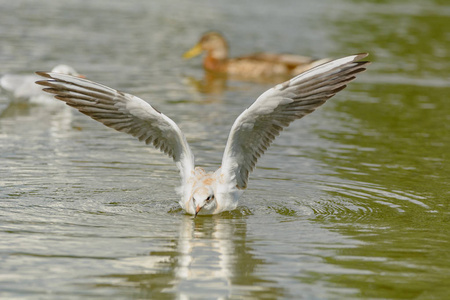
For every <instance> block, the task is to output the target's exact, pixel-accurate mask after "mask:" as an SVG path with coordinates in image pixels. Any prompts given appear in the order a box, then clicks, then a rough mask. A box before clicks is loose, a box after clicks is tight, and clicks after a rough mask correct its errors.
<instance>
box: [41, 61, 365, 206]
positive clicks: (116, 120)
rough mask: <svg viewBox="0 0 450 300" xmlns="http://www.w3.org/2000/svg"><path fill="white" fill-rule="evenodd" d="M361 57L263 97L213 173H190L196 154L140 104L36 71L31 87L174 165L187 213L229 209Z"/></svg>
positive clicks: (239, 124)
mask: <svg viewBox="0 0 450 300" xmlns="http://www.w3.org/2000/svg"><path fill="white" fill-rule="evenodd" d="M366 56H367V54H366V53H362V54H357V55H352V56H347V57H344V58H341V59H337V60H333V61H330V62H328V63H325V64H322V65H320V66H317V67H315V68H313V69H310V70H308V71H306V72H304V73H302V74H300V75H298V76H296V77H294V78H292V79H291V80H288V81H286V82H284V83H281V84H278V85H276V86H275V87H273V88H271V89H269V90H267V91H266V92H265V93H263V94H262V95H261V96H259V97H258V99H256V101H255V102H254V103H253V104H252V105H251V106H250V107H249V108H247V109H246V110H245V111H244V112H243V113H242V114H241V115H240V116H239V117H238V118H237V119H236V121H235V122H234V124H233V126H232V128H231V131H230V135H229V137H228V140H227V143H226V146H225V151H224V154H223V158H222V166H221V168H219V169H218V170H217V171H215V172H214V173H206V172H205V171H204V170H203V169H202V168H199V167H197V168H196V167H195V165H194V155H193V154H192V152H191V149H190V147H189V145H188V143H187V141H186V138H185V137H184V134H183V133H182V132H181V130H180V128H179V127H178V126H177V125H176V124H175V122H173V121H172V120H171V119H170V118H168V117H167V116H166V115H164V114H163V113H161V112H159V111H157V110H155V109H154V108H153V107H152V106H151V105H150V104H149V103H147V102H145V101H144V100H142V99H140V98H138V97H136V96H133V95H130V94H127V93H123V92H120V91H117V90H114V89H112V88H109V87H107V86H104V85H101V84H98V83H95V82H92V81H89V80H85V79H81V78H77V77H73V76H69V75H63V74H58V73H52V72H50V73H47V72H37V74H38V75H40V76H43V77H46V78H47V79H46V80H42V81H38V82H37V83H38V84H40V85H43V86H46V88H44V91H46V92H49V93H52V94H55V98H57V99H59V100H62V101H64V102H66V103H67V104H68V105H70V106H73V107H75V108H76V109H78V110H79V111H80V112H82V113H84V114H86V115H88V116H90V117H91V118H93V119H95V120H97V121H99V122H101V123H103V124H105V125H106V126H108V127H111V128H114V129H116V130H118V131H122V132H125V133H128V134H131V135H133V136H135V137H137V138H138V139H139V140H140V141H144V142H145V143H146V144H152V145H153V146H155V147H156V148H157V149H159V150H161V151H162V152H164V153H166V154H167V155H169V156H170V157H172V159H173V160H174V161H175V163H176V165H177V167H178V169H179V170H180V175H181V186H180V188H179V190H178V191H179V193H180V195H181V200H180V205H181V207H182V208H183V209H184V210H186V212H188V213H190V214H194V215H197V214H198V213H201V214H216V213H220V212H222V211H226V210H233V209H235V208H236V206H237V204H238V200H239V197H240V196H241V195H242V193H243V190H244V189H245V188H246V187H247V181H248V177H249V174H250V172H251V171H252V170H253V168H254V167H255V164H256V162H257V160H258V158H259V157H260V156H261V155H262V154H263V153H264V152H265V150H266V149H267V148H268V147H269V146H270V144H271V143H272V142H273V140H274V139H275V137H276V136H277V135H278V134H279V133H280V131H282V130H283V129H284V128H285V127H287V126H288V125H289V124H290V123H291V122H292V121H294V120H296V119H300V118H302V117H303V116H305V115H307V114H309V113H311V112H313V111H314V110H315V109H316V108H317V107H319V106H320V105H322V104H323V103H325V102H326V101H327V100H328V99H329V98H331V97H332V96H334V95H335V94H336V93H337V92H339V91H341V90H342V89H344V88H345V87H346V84H347V83H348V82H350V81H352V80H353V79H355V75H356V74H357V73H360V72H362V71H364V70H365V67H366V65H367V64H368V63H369V62H367V61H360V60H361V59H362V58H364V57H366Z"/></svg>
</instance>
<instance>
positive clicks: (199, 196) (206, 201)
mask: <svg viewBox="0 0 450 300" xmlns="http://www.w3.org/2000/svg"><path fill="white" fill-rule="evenodd" d="M191 205H192V206H193V210H194V211H195V216H197V214H198V213H199V212H200V210H201V211H202V212H203V213H205V214H212V213H213V212H214V210H215V209H216V206H217V202H216V198H215V197H214V191H213V190H212V188H211V187H206V186H203V187H199V188H197V189H196V190H195V191H194V194H193V196H192V202H191Z"/></svg>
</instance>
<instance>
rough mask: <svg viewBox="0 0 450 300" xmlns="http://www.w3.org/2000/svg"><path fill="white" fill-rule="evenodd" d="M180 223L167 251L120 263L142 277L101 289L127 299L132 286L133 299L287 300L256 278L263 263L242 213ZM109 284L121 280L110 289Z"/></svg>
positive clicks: (123, 277) (125, 278)
mask: <svg viewBox="0 0 450 300" xmlns="http://www.w3.org/2000/svg"><path fill="white" fill-rule="evenodd" d="M177 217H181V223H180V224H179V236H178V238H177V240H174V241H172V242H171V243H170V246H169V248H168V249H167V250H166V251H151V252H150V253H149V255H148V256H141V257H139V258H133V259H124V260H121V261H120V262H119V264H120V265H123V264H125V265H128V267H129V266H130V265H135V266H139V268H140V269H141V270H142V272H140V273H138V274H111V275H107V276H102V277H101V278H100V281H103V279H102V278H104V279H106V281H105V282H104V283H99V284H98V286H99V287H106V286H108V287H110V288H113V289H119V290H120V291H121V292H124V293H126V292H127V290H128V288H127V287H129V286H130V285H131V286H132V287H133V291H132V293H133V294H135V295H136V294H138V295H139V296H141V297H150V296H151V297H153V298H154V299H156V298H158V299H161V297H162V298H171V297H172V296H173V297H174V298H181V299H199V298H208V299H227V298H229V297H233V296H245V297H251V298H259V297H260V296H261V295H264V296H265V297H269V298H277V297H279V296H281V295H282V294H283V290H282V289H281V288H278V287H276V284H275V283H272V284H271V283H270V282H269V281H267V280H265V279H263V278H259V277H258V276H257V275H255V273H256V269H257V268H258V266H261V265H262V264H264V260H262V259H260V258H257V257H255V255H254V254H252V252H253V251H254V249H252V246H251V241H249V239H248V237H247V226H246V217H245V216H243V215H241V213H240V212H234V213H225V214H221V215H217V216H213V217H197V218H195V219H194V218H192V216H188V215H181V216H180V215H178V216H177ZM110 279H115V280H117V279H120V280H119V281H116V283H115V284H110V283H111V280H110ZM96 280H97V279H96ZM175 295H177V296H176V297H175Z"/></svg>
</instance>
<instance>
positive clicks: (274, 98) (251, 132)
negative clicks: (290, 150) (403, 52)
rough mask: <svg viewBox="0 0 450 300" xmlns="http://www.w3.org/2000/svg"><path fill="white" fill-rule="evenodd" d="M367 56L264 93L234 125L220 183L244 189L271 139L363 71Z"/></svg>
mask: <svg viewBox="0 0 450 300" xmlns="http://www.w3.org/2000/svg"><path fill="white" fill-rule="evenodd" d="M367 55H368V54H367V53H361V54H357V55H352V56H347V57H344V58H341V59H336V60H333V61H330V62H328V63H325V64H322V65H320V66H317V67H315V68H313V69H310V70H308V71H306V72H304V73H302V74H300V75H298V76H296V77H294V78H292V79H291V80H289V81H286V82H284V83H281V84H278V85H277V86H275V87H273V88H271V89H269V90H267V91H266V92H265V93H263V94H262V95H261V96H259V97H258V99H256V101H255V102H254V103H253V104H252V105H251V106H250V107H249V108H247V109H246V110H245V111H244V112H243V113H242V114H241V115H240V116H239V117H238V118H237V119H236V121H235V122H234V124H233V126H232V128H231V132H230V135H229V137H228V141H227V145H226V147H225V152H224V155H223V159H222V175H223V176H224V177H225V178H224V180H226V181H227V182H232V183H235V184H236V187H237V188H239V189H245V188H246V187H247V181H248V176H249V173H250V172H251V171H252V170H253V168H254V166H255V164H256V161H257V160H258V158H259V157H260V156H261V155H262V154H263V153H264V152H265V151H266V150H267V148H268V147H269V146H270V144H271V143H272V141H273V140H274V139H275V137H276V136H277V135H278V134H279V133H280V131H282V130H283V129H284V127H287V126H288V125H289V124H290V123H291V122H292V121H294V120H296V119H300V118H302V117H304V116H305V115H307V114H309V113H312V112H313V111H314V110H315V109H316V108H317V107H319V106H320V105H322V104H324V103H325V102H326V101H327V100H328V99H329V98H331V97H333V96H334V95H335V94H336V93H337V92H339V91H341V90H342V89H344V88H345V87H346V84H347V83H349V82H350V81H352V80H353V79H355V75H356V74H357V73H359V72H362V71H364V70H365V66H366V65H367V64H368V63H369V62H367V61H359V60H360V59H362V58H364V57H366V56H367Z"/></svg>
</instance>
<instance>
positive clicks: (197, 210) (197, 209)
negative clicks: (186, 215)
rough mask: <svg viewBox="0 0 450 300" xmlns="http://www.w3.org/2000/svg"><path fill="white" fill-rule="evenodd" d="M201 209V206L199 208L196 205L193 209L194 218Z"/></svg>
mask: <svg viewBox="0 0 450 300" xmlns="http://www.w3.org/2000/svg"><path fill="white" fill-rule="evenodd" d="M201 209H202V208H201V207H200V206H199V205H197V208H196V209H195V215H194V218H195V217H196V216H197V214H198V212H199V211H200V210H201Z"/></svg>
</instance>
